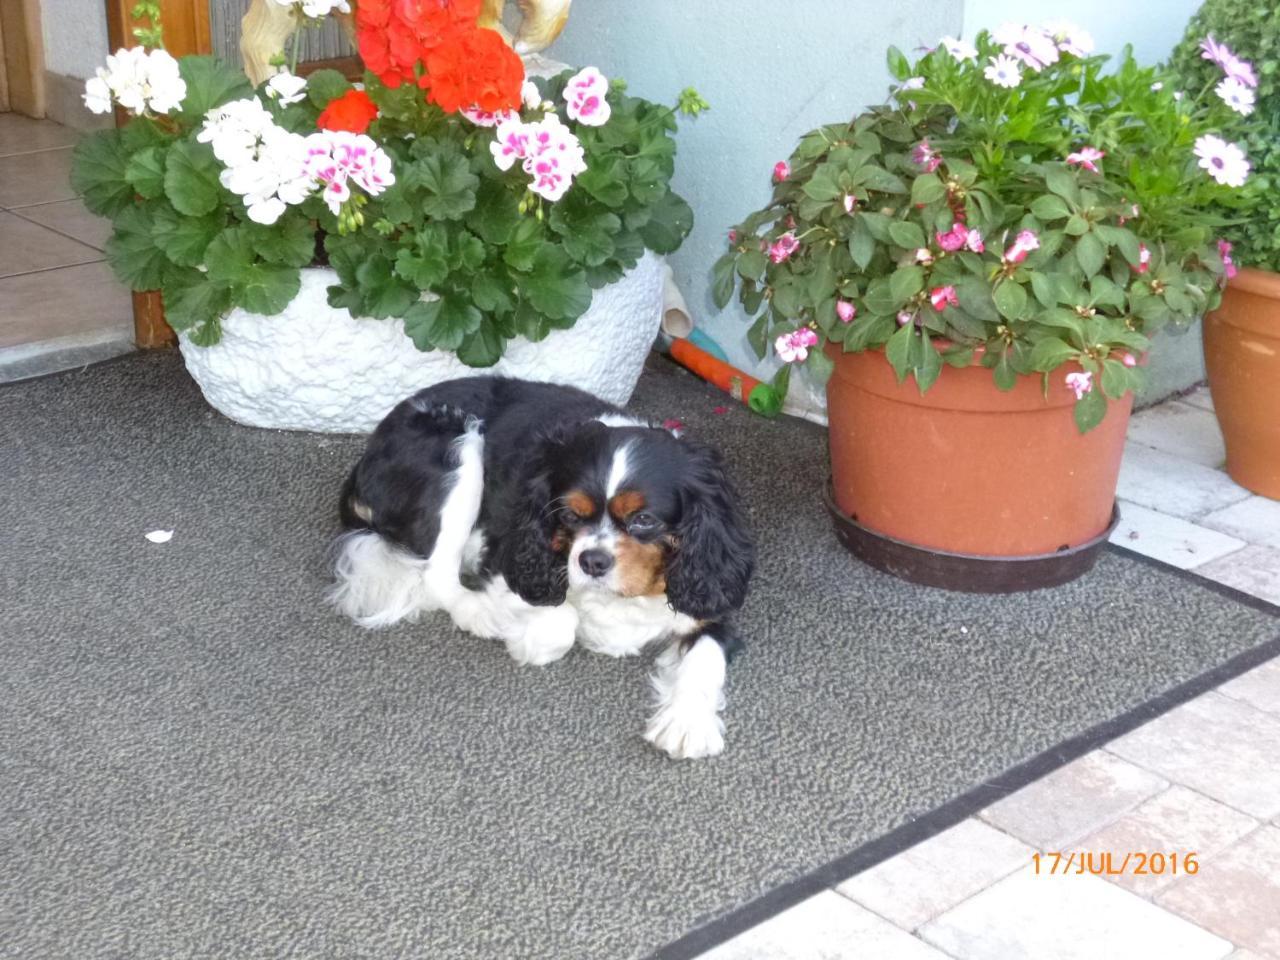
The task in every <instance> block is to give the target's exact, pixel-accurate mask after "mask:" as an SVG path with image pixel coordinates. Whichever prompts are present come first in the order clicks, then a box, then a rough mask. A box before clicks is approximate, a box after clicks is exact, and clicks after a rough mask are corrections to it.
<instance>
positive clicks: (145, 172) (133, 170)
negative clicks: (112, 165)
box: [124, 147, 165, 200]
mask: <svg viewBox="0 0 1280 960" xmlns="http://www.w3.org/2000/svg"><path fill="white" fill-rule="evenodd" d="M164 155H165V151H164V148H163V147H147V148H146V149H145V150H140V151H138V152H137V153H135V154H134V155H133V156H131V157H130V158H129V162H128V163H126V164H125V168H124V176H125V179H126V180H128V181H129V183H130V185H131V186H132V187H133V189H134V190H136V191H137V192H138V193H139V194H141V195H142V196H144V197H146V198H147V199H148V200H154V199H155V198H156V197H158V196H160V195H161V194H162V193H164Z"/></svg>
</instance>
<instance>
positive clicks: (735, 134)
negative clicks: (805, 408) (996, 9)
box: [548, 0, 963, 368]
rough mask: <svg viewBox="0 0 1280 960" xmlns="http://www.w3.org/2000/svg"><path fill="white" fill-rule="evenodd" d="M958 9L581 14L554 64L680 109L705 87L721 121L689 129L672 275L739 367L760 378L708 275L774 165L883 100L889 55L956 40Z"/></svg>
mask: <svg viewBox="0 0 1280 960" xmlns="http://www.w3.org/2000/svg"><path fill="white" fill-rule="evenodd" d="M962 4H963V0H885V2H881V3H867V2H862V0H857V2H854V0H791V2H789V3H788V2H783V3H778V2H771V3H765V2H760V0H736V2H728V0H581V2H578V3H575V4H574V5H573V10H572V13H571V15H570V17H569V25H568V27H567V28H566V29H565V32H564V34H563V35H562V36H561V38H560V39H559V40H558V41H557V42H556V45H555V46H554V47H552V48H551V50H550V51H548V53H549V54H550V55H551V56H553V57H555V58H556V59H557V60H562V61H564V62H566V63H572V64H575V65H587V64H594V65H596V66H598V67H599V68H600V69H601V70H602V71H603V72H604V73H605V74H607V75H609V76H622V77H625V78H626V80H627V82H628V85H629V89H630V90H631V92H633V93H635V94H637V95H639V96H643V97H647V98H649V99H651V100H660V101H665V102H668V103H674V101H675V97H676V94H677V93H679V92H680V91H681V90H682V89H684V88H685V87H687V86H692V87H696V88H697V89H698V92H699V93H701V94H702V95H703V96H704V97H705V98H706V99H707V100H708V101H710V102H711V106H712V109H711V111H710V112H709V113H705V114H703V115H702V116H701V117H699V118H698V119H697V120H696V121H687V122H685V123H683V124H682V125H681V132H680V135H679V155H678V156H677V158H676V168H677V172H676V179H675V188H676V190H677V191H679V193H680V194H681V195H682V196H684V197H685V198H686V199H687V200H688V201H689V202H690V203H691V204H692V205H693V209H694V214H695V223H694V228H693V233H692V234H691V235H690V236H689V239H688V240H687V241H685V244H684V246H683V247H682V248H681V249H680V251H679V252H678V253H676V254H675V255H674V256H672V257H671V258H670V259H671V264H672V267H673V269H674V271H675V274H676V279H677V281H678V282H679V284H680V288H681V290H682V291H684V294H685V299H686V300H687V301H688V304H689V308H690V310H691V311H692V313H693V315H694V320H695V321H696V322H697V324H698V325H699V326H700V327H702V328H703V329H704V330H707V331H708V332H709V333H710V334H711V335H712V336H713V337H714V338H715V339H716V340H718V341H719V342H720V343H721V345H722V346H724V348H725V350H726V351H727V352H728V353H729V356H730V359H731V360H732V361H734V362H737V363H740V364H743V365H745V366H748V367H749V368H750V366H754V364H755V355H754V354H753V353H752V352H751V348H750V347H749V346H747V343H746V337H745V333H746V324H745V323H744V322H743V321H742V315H741V313H739V312H738V311H737V310H735V308H734V307H733V305H730V307H729V308H728V309H726V310H725V311H724V312H723V313H718V312H717V311H716V308H715V305H714V304H713V303H712V302H711V296H710V278H709V275H710V272H711V265H712V263H714V262H715V260H716V258H717V257H719V256H720V254H721V253H723V252H724V251H725V249H726V241H725V231H726V230H727V229H728V228H729V227H730V226H732V225H733V224H735V223H737V222H739V221H740V220H742V219H743V218H744V217H745V216H746V215H747V214H748V213H750V212H751V211H752V210H755V209H757V208H759V207H762V206H764V204H765V203H767V202H768V199H769V194H770V183H769V176H770V171H771V170H772V169H773V165H774V163H775V162H776V161H778V160H780V159H783V158H785V157H787V156H789V155H790V153H791V150H792V148H793V147H794V146H795V143H796V140H797V139H798V138H799V137H800V135H801V134H804V133H806V132H808V131H809V130H812V129H813V128H814V127H817V126H819V125H821V124H824V123H831V122H834V121H835V120H838V119H840V118H842V117H852V116H854V115H855V114H856V113H858V112H859V111H861V110H862V109H863V108H864V107H865V106H867V105H868V104H870V103H878V102H880V101H882V100H883V99H884V98H885V94H886V92H887V89H888V84H889V77H888V74H887V73H886V71H885V67H884V51H885V46H886V45H887V44H889V43H896V44H899V45H900V46H903V47H910V46H915V45H917V44H925V43H928V44H932V43H934V42H936V41H937V39H938V38H939V37H941V36H944V35H946V34H956V33H958V32H959V30H960V26H961V7H962Z"/></svg>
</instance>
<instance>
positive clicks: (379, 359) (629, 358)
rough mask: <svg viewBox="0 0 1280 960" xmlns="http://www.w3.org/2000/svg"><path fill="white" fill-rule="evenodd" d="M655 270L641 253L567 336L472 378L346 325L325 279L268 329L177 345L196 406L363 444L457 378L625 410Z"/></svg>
mask: <svg viewBox="0 0 1280 960" xmlns="http://www.w3.org/2000/svg"><path fill="white" fill-rule="evenodd" d="M663 279H664V277H663V261H662V259H661V258H659V257H657V256H654V255H653V254H652V253H650V252H647V251H646V253H645V255H644V257H643V258H642V259H641V260H640V262H639V263H638V264H636V266H635V267H634V268H633V269H631V270H630V271H628V272H627V274H626V275H625V276H624V277H623V278H622V279H621V280H619V281H618V282H617V283H613V284H610V285H609V286H607V287H602V288H601V289H599V290H596V291H595V292H594V296H593V297H592V300H591V306H590V308H589V309H588V310H587V312H586V313H584V314H583V315H582V316H581V317H579V318H578V321H577V323H575V324H574V326H573V328H572V329H570V330H553V331H552V332H551V334H550V335H549V336H548V337H547V338H546V339H545V340H542V341H540V342H538V343H530V342H529V341H528V340H525V339H524V338H523V337H518V338H516V339H515V340H511V341H509V342H508V343H507V349H506V352H505V353H503V355H502V359H501V360H499V361H498V363H497V364H495V365H494V366H492V367H487V368H485V369H482V370H477V369H475V368H474V367H468V366H467V365H466V364H464V363H462V362H461V361H460V360H459V359H458V358H457V357H456V356H454V355H453V354H452V353H445V352H442V351H438V350H433V351H431V352H430V353H423V352H422V351H420V350H418V348H417V347H415V346H414V345H413V341H411V340H410V339H409V338H408V337H407V336H405V333H404V324H403V322H402V321H400V320H371V319H369V318H367V317H365V318H360V319H357V318H355V317H352V316H351V314H350V313H348V312H347V311H346V310H337V309H334V308H333V307H331V306H329V303H328V300H327V296H326V288H327V287H329V286H331V285H333V284H336V283H337V275H336V274H335V273H334V272H333V271H332V270H330V269H329V268H327V267H315V268H307V269H304V270H303V271H302V287H301V289H300V290H299V291H298V295H297V297H295V298H294V300H293V302H292V303H290V304H289V306H288V307H287V308H286V309H285V310H284V312H282V313H279V314H277V315H275V316H273V317H264V316H261V315H259V314H253V313H246V312H245V311H243V310H240V309H238V308H237V309H235V310H232V311H231V313H230V314H228V315H227V317H226V318H225V319H224V320H223V321H222V340H221V342H219V343H218V344H217V345H216V346H212V347H199V346H196V345H195V344H193V343H191V342H190V340H188V339H187V338H186V337H182V338H180V340H179V345H180V347H181V349H182V356H183V359H184V360H185V361H186V363H187V369H188V370H189V371H190V372H191V376H192V377H193V378H194V379H195V381H196V383H198V384H199V385H200V389H201V391H203V393H204V396H205V399H206V400H208V401H209V403H210V404H211V405H212V406H213V407H214V408H215V409H217V410H219V411H220V412H222V413H224V414H226V415H227V416H228V417H230V418H231V419H232V420H237V421H239V422H240V423H245V424H248V425H250V426H254V427H275V428H277V429H282V430H317V431H322V432H327V433H366V432H368V431H370V430H372V429H373V428H374V427H375V426H377V424H378V421H380V420H381V419H382V418H383V417H384V416H386V414H387V412H388V411H390V410H391V408H392V407H394V406H395V405H396V404H397V403H399V402H400V401H401V400H403V399H404V398H405V397H407V396H409V395H410V394H412V393H414V392H415V391H418V390H421V389H422V388H423V387H428V386H431V385H432V384H434V383H441V382H442V381H445V380H452V379H455V378H457V377H468V376H474V375H476V374H493V375H503V376H509V377H522V378H524V379H528V380H542V381H548V382H550V383H564V384H570V385H572V386H575V387H581V388H582V389H583V390H587V391H589V392H591V393H594V394H595V395H596V396H599V397H602V398H603V399H605V400H608V401H610V402H612V403H617V404H623V403H626V402H627V401H628V400H629V399H630V398H631V392H632V391H633V390H634V389H635V386H636V381H637V380H638V379H639V378H640V371H641V369H642V368H643V366H644V359H645V355H646V354H647V353H648V352H649V348H650V347H651V346H652V345H653V340H654V337H655V336H656V335H657V332H658V324H659V322H660V321H661V319H662V302H663V300H662V292H663Z"/></svg>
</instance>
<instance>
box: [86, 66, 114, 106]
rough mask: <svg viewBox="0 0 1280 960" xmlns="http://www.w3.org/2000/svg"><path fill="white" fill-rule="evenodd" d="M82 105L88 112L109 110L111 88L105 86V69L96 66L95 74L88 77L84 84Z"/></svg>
mask: <svg viewBox="0 0 1280 960" xmlns="http://www.w3.org/2000/svg"><path fill="white" fill-rule="evenodd" d="M83 97H84V105H85V106H86V107H88V108H89V112H90V113H110V112H111V88H110V87H108V86H107V71H105V70H103V69H102V68H101V67H99V68H98V72H97V75H96V76H93V77H90V78H89V80H88V81H87V82H86V83H85V85H84V94H83Z"/></svg>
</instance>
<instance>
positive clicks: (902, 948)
mask: <svg viewBox="0 0 1280 960" xmlns="http://www.w3.org/2000/svg"><path fill="white" fill-rule="evenodd" d="M870 957H874V958H876V960H947V958H946V957H945V956H944V955H943V954H941V953H939V952H938V951H937V950H935V949H933V947H930V946H929V945H928V944H926V943H924V942H923V941H921V940H919V939H917V938H915V937H913V936H912V935H911V934H909V933H907V932H906V931H904V930H900V929H898V928H897V927H895V926H894V925H893V924H891V923H890V922H889V921H888V920H884V919H882V918H880V917H877V916H876V915H875V914H874V913H872V912H871V911H870V910H867V909H865V908H863V907H860V906H858V905H857V904H856V903H854V902H852V901H851V900H846V899H845V898H844V897H842V896H840V895H839V894H838V893H836V892H835V891H833V890H824V891H823V892H822V893H820V894H818V895H817V896H815V897H810V898H809V899H808V900H805V901H804V902H803V903H799V904H797V905H796V906H794V907H792V908H791V909H790V910H786V911H784V912H782V913H780V914H778V915H777V916H776V917H772V918H770V919H768V920H766V921H764V923H761V924H759V925H757V926H755V927H752V928H751V929H750V930H747V931H745V932H744V933H741V934H739V935H738V936H736V937H734V938H733V939H732V940H729V941H727V942H726V943H722V944H720V946H718V947H715V948H713V949H711V950H709V951H708V952H706V953H704V954H702V955H701V956H700V957H699V958H698V960H765V958H768V960H866V958H870Z"/></svg>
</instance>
